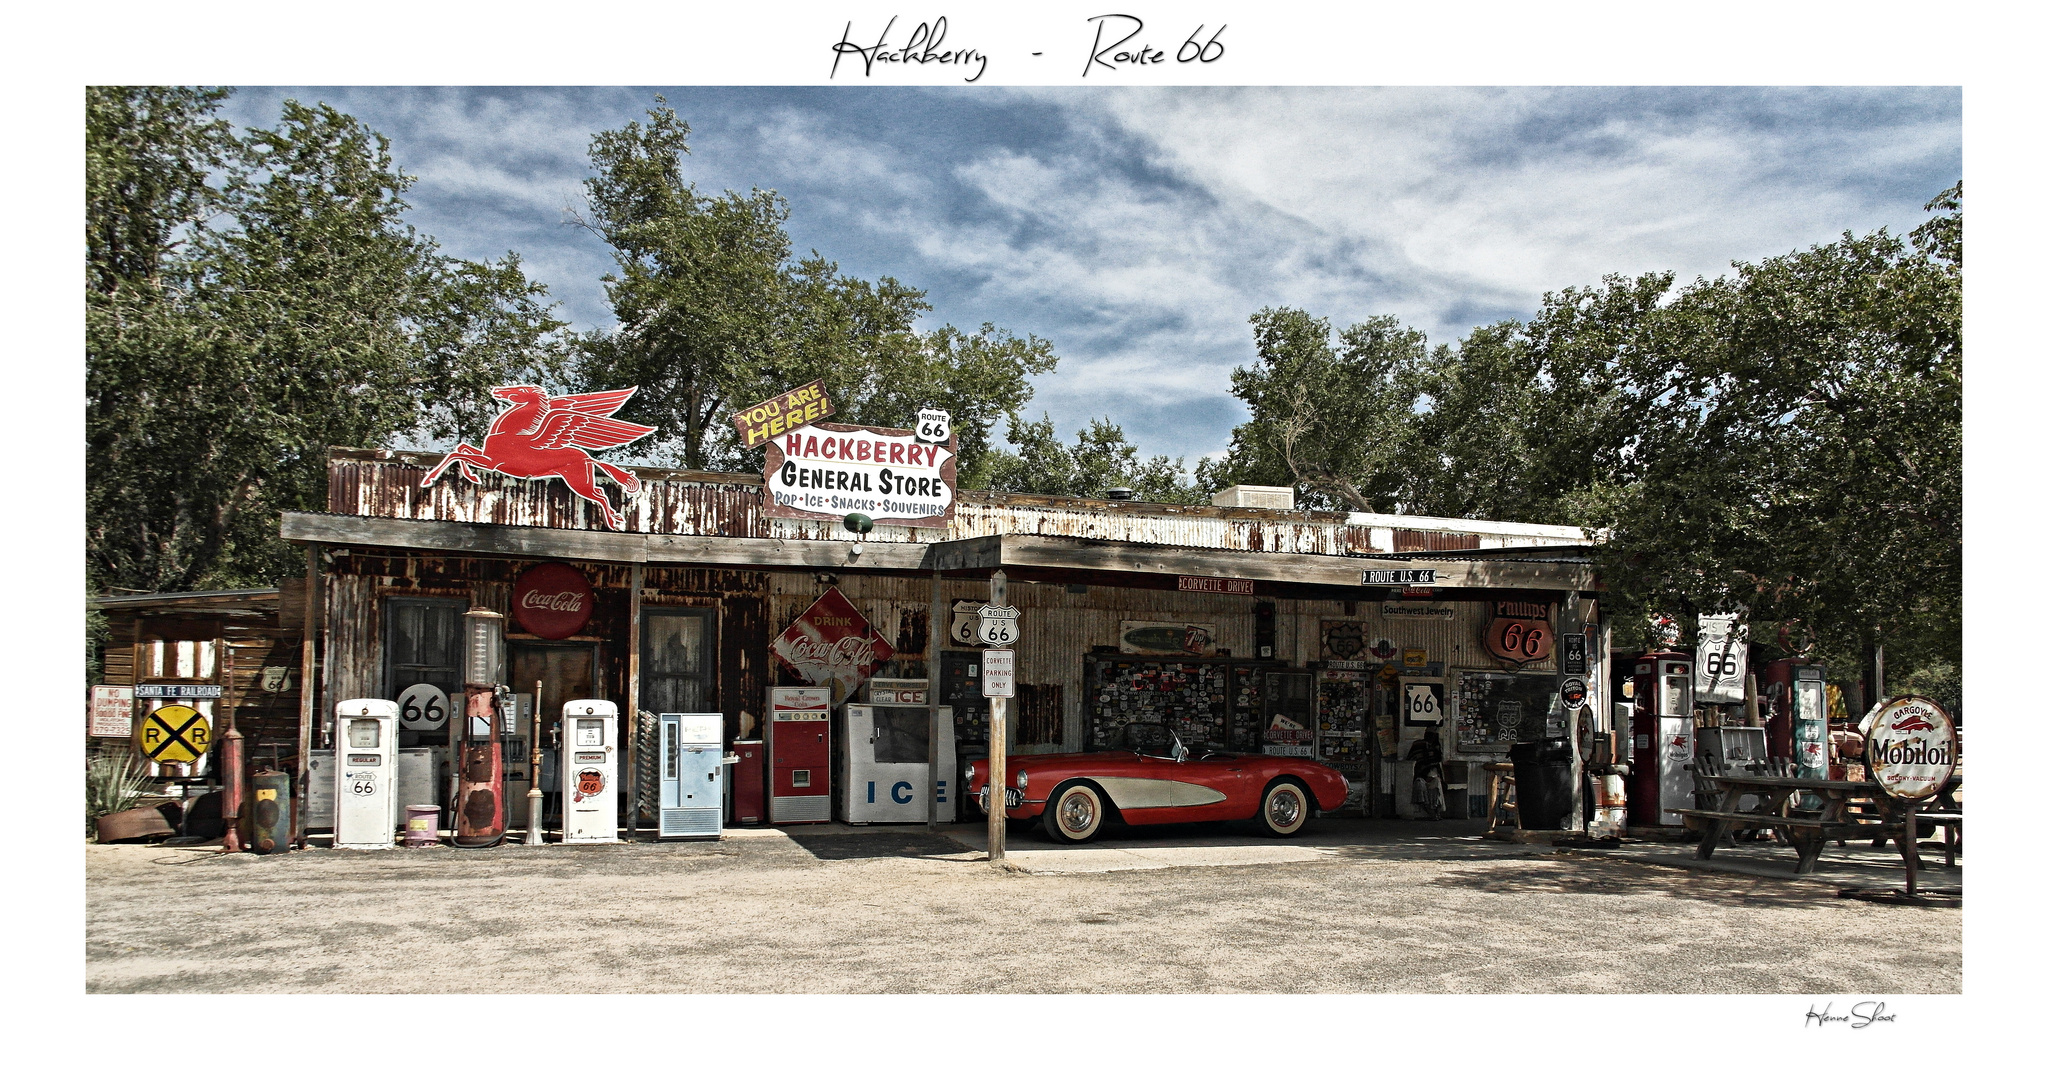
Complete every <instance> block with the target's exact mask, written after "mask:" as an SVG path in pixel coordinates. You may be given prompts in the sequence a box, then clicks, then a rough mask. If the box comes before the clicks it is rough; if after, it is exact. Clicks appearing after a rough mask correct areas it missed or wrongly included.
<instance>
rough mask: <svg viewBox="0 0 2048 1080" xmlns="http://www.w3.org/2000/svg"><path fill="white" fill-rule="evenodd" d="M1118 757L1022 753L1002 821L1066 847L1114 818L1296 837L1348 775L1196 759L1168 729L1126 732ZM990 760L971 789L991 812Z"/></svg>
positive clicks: (1299, 763) (1255, 760)
mask: <svg viewBox="0 0 2048 1080" xmlns="http://www.w3.org/2000/svg"><path fill="white" fill-rule="evenodd" d="M1121 743H1122V747H1123V748H1122V749H1118V750H1103V751H1097V752H1094V753H1087V754H1025V755H1021V756H1018V757H1013V758H1010V759H1009V760H1008V761H1007V762H1006V764H1007V766H1008V769H1009V773H1010V775H1009V776H1007V777H1005V778H1004V779H1005V781H1006V783H1005V784H1004V787H1005V789H1006V790H1005V791H1004V799H1003V802H1004V806H1005V808H1006V810H1005V814H1006V816H1007V817H1008V818H1009V819H1010V821H1011V822H1012V823H1013V825H1015V826H1017V827H1020V828H1029V827H1030V825H1031V823H1032V821H1033V820H1034V819H1037V820H1041V821H1043V822H1044V823H1045V835H1046V836H1048V837H1050V838H1051V839H1053V840H1056V841H1061V842H1064V843H1069V844H1080V843H1085V842H1087V841H1089V840H1093V839H1094V838H1095V836H1096V834H1097V833H1098V832H1100V831H1101V829H1102V825H1103V822H1104V821H1105V820H1107V819H1108V818H1109V816H1110V815H1112V814H1114V815H1117V816H1119V817H1121V818H1122V819H1123V820H1124V821H1125V822H1127V823H1129V824H1132V825H1158V824H1164V823H1168V822H1182V821H1251V822H1254V823H1256V824H1257V825H1258V826H1259V828H1260V829H1262V830H1263V831H1264V832H1265V833H1266V834H1267V835H1268V836H1293V835H1295V834H1297V833H1299V832H1300V831H1301V829H1302V826H1304V825H1306V824H1308V819H1309V815H1310V812H1311V811H1314V810H1325V811H1328V810H1335V809H1336V808H1337V807H1339V806H1341V805H1343V802H1344V799H1345V797H1346V795H1348V794H1349V789H1348V787H1347V785H1346V784H1345V781H1344V775H1343V774H1342V773H1340V772H1338V771H1337V770H1335V769H1333V768H1331V767H1329V766H1328V765H1324V764H1322V763H1321V762H1317V761H1311V760H1309V759H1307V758H1297V757H1273V756H1270V755H1267V754H1232V753H1224V752H1221V751H1214V750H1211V751H1199V752H1194V753H1190V752H1189V750H1188V749H1187V747H1186V746H1184V745H1182V744H1181V741H1180V738H1179V736H1177V735H1175V734H1174V733H1173V729H1172V728H1170V727H1168V726H1167V725H1165V724H1158V723H1131V724H1126V725H1124V728H1123V731H1122V738H1121ZM988 780H989V767H988V759H987V758H982V759H980V760H978V761H976V762H974V764H972V765H970V766H968V769H967V785H966V787H967V790H969V791H978V792H979V793H980V800H981V806H982V810H983V812H987V810H988V802H989V800H988Z"/></svg>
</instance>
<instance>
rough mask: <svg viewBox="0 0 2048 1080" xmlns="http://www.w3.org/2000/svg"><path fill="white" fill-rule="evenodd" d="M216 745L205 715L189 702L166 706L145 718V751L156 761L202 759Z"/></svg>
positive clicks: (143, 739)
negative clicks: (202, 755) (200, 756)
mask: <svg viewBox="0 0 2048 1080" xmlns="http://www.w3.org/2000/svg"><path fill="white" fill-rule="evenodd" d="M211 745H213V729H212V728H211V727H210V726H208V724H207V723H206V716H205V714H203V713H201V712H200V711H199V710H197V709H194V708H192V707H191V706H189V705H165V706H163V707H162V708H160V709H158V710H156V711H155V712H153V713H150V714H149V716H148V717H147V718H145V719H144V720H143V721H142V752H143V753H145V754H148V755H149V756H150V758H152V759H153V760H156V761H170V762H186V761H198V760H199V755H201V754H204V753H206V750H207V747H209V746H211Z"/></svg>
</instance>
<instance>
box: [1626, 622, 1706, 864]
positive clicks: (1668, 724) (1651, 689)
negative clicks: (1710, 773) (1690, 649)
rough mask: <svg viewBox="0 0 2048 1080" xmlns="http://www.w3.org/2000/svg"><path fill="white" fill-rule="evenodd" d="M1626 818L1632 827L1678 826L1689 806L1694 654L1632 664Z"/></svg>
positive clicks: (1652, 656)
mask: <svg viewBox="0 0 2048 1080" xmlns="http://www.w3.org/2000/svg"><path fill="white" fill-rule="evenodd" d="M1634 667H1635V687H1634V694H1633V697H1634V700H1635V716H1634V723H1633V724H1632V725H1631V731H1630V738H1629V746H1630V755H1629V777H1628V819H1629V822H1630V823H1631V824H1635V825H1676V824H1678V819H1677V818H1676V816H1675V815H1674V816H1671V817H1668V818H1667V816H1666V815H1673V814H1674V812H1675V811H1677V810H1679V809H1681V808H1683V809H1691V808H1692V800H1691V798H1690V793H1691V785H1692V773H1691V772H1690V771H1688V770H1686V769H1685V768H1684V766H1686V765H1689V764H1691V763H1692V654H1690V653H1682V652H1671V651H1664V652H1648V653H1644V654H1643V655H1642V656H1640V657H1637V658H1636V661H1635V664H1634Z"/></svg>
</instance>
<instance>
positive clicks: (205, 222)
mask: <svg viewBox="0 0 2048 1080" xmlns="http://www.w3.org/2000/svg"><path fill="white" fill-rule="evenodd" d="M224 96H225V95H224V93H221V92H216V91H205V92H189V93H187V92H172V91H160V90H155V89H148V88H95V89H94V90H93V91H92V93H91V94H90V95H89V103H90V108H89V113H96V114H97V115H98V117H99V119H98V120H96V121H94V122H92V123H90V124H89V130H88V140H89V147H88V155H87V165H88V180H87V189H88V192H89V194H93V195H94V196H95V198H97V202H96V207H97V209H96V210H95V211H94V212H93V213H92V214H89V216H88V223H87V226H88V244H87V251H88V263H87V281H88V288H87V296H88V320H87V342H86V389H87V405H86V442H87V445H86V466H87V478H88V485H87V497H86V513H87V561H88V567H89V575H90V576H91V578H92V579H93V580H94V581H95V582H97V583H98V584H99V585H100V586H102V587H112V586H118V587H128V588H147V589H162V590H178V589H189V588H232V587H241V586H249V585H256V584H263V583H268V582H274V581H276V580H277V578H278V576H279V575H281V574H284V573H289V572H291V571H292V570H293V569H294V568H295V559H294V556H293V553H292V550H291V549H290V547H289V545H286V544H285V543H284V542H283V541H281V540H280V539H279V538H278V535H277V532H278V523H277V514H278V512H279V511H281V510H285V509H320V508H323V507H324V505H325V501H326V499H325V496H326V477H325V470H324V458H325V448H326V447H327V446H329V445H333V444H356V445H376V444H379V443H384V442H387V441H389V440H391V439H393V438H394V437H395V436H397V435H400V434H402V433H406V432H410V431H415V430H418V431H421V432H425V433H431V434H439V435H444V436H445V435H449V434H453V433H454V432H455V431H457V430H469V429H473V428H475V427H476V426H478V425H479V424H480V423H481V422H482V421H483V420H484V419H485V418H487V417H489V416H490V415H491V414H492V413H493V412H494V411H495V410H494V409H493V408H492V407H491V406H492V403H491V402H490V400H489V398H488V397H487V390H488V388H489V387H490V386H491V385H494V384H497V383H502V382H504V381H507V380H515V379H518V378H520V377H522V376H524V375H527V374H528V373H530V372H532V371H534V370H536V369H538V368H540V367H542V366H544V365H545V364H546V363H547V362H548V361H549V359H550V357H551V356H552V355H553V353H554V351H555V349H554V344H553V341H554V339H553V336H552V335H553V333H554V331H555V330H556V329H557V328H558V327H559V325H560V324H559V323H557V322H556V321H555V320H553V319H552V318H551V317H550V316H549V315H548V313H547V309H546V307H545V306H544V303H543V294H544V289H543V288H542V287H541V286H539V285H536V284H534V283H531V282H529V281H528V280H527V279H526V277H525V275H524V273H523V272H522V271H521V270H520V268H519V262H518V259H517V257H516V256H512V255H508V256H507V257H506V258H505V259H503V260H500V261H498V262H490V263H476V262H467V261H463V260H457V259H451V258H448V257H446V256H443V255H441V254H440V253H439V251H438V249H437V247H436V245H435V244H434V242H433V240H431V239H430V238H426V237H422V236H419V235H418V234H416V233H415V232H414V231H413V230H412V229H411V228H409V227H408V226H406V225H405V224H404V222H403V213H404V211H405V209H406V204H405V203H404V201H403V200H402V199H401V198H400V197H399V196H400V194H401V193H402V192H403V191H404V190H405V189H406V188H407V187H408V186H409V185H410V184H411V182H412V180H411V178H410V177H408V176H406V175H405V174H403V173H402V172H400V171H399V170H398V169H397V168H396V166H394V165H393V164H392V161H391V156H390V152H389V145H388V143H387V142H386V140H385V139H384V138H383V137H382V136H379V135H377V134H375V133H374V132H371V131H369V130H368V129H367V128H365V127H364V126H363V125H362V124H361V123H360V122H358V121H357V120H355V119H354V118H352V117H349V116H346V115H343V114H342V113H339V112H337V111H335V110H334V109H332V108H329V107H327V106H325V105H320V106H313V107H308V106H304V105H301V104H299V103H298V102H294V101H287V102H285V103H284V105H283V110H282V116H281V119H280V122H279V124H278V125H277V127H275V128H274V129H268V130H253V131H250V132H248V133H246V134H245V135H240V136H236V135H234V134H232V133H230V132H228V131H227V130H226V129H225V128H224V127H222V126H221V125H220V124H219V123H218V122H217V121H215V120H213V119H212V118H211V113H212V112H213V110H214V109H216V108H217V107H218V104H219V102H220V100H221V98H222V97H224ZM165 102H169V103H170V104H168V105H166V104H165ZM124 117H125V118H124ZM138 163H139V164H138ZM136 175H142V176H148V177H154V178H156V179H155V180H152V181H150V182H147V183H145V182H141V181H132V180H127V179H124V177H133V176H136ZM100 193H104V197H99V195H100ZM209 211H210V213H208V212H209ZM202 214H207V216H205V217H201V215H202ZM95 236H99V237H102V238H104V237H113V238H114V239H112V240H106V241H104V242H102V241H100V240H95V239H93V238H94V237H95ZM95 282H111V283H113V287H112V288H111V290H108V291H101V290H100V289H96V288H94V283H95Z"/></svg>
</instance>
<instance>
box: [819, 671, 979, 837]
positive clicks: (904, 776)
mask: <svg viewBox="0 0 2048 1080" xmlns="http://www.w3.org/2000/svg"><path fill="white" fill-rule="evenodd" d="M931 718H932V717H931V706H930V704H929V696H928V692H927V690H926V682H925V680H923V679H873V680H870V681H869V685H868V700H867V702H866V703H863V704H850V705H848V706H846V751H845V752H846V784H845V786H844V787H843V788H841V789H840V817H841V819H842V820H844V821H847V822H850V823H853V824H857V825H865V824H873V823H877V822H923V821H925V820H927V818H926V807H925V795H926V785H927V784H929V785H930V787H931V792H930V794H931V795H932V798H933V803H934V806H935V808H936V809H937V810H938V820H940V821H952V820H954V819H955V818H954V802H955V800H954V798H953V796H954V794H955V793H954V791H953V790H952V789H953V786H954V780H953V778H954V776H955V775H956V772H957V770H956V768H955V766H956V764H957V763H956V762H955V760H954V749H953V710H952V709H951V708H948V707H945V706H941V707H940V708H939V738H938V745H939V760H938V761H936V762H934V761H932V750H931Z"/></svg>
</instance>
